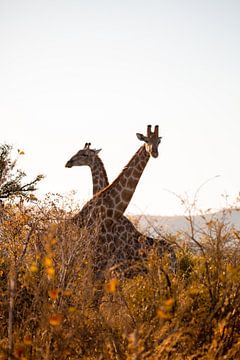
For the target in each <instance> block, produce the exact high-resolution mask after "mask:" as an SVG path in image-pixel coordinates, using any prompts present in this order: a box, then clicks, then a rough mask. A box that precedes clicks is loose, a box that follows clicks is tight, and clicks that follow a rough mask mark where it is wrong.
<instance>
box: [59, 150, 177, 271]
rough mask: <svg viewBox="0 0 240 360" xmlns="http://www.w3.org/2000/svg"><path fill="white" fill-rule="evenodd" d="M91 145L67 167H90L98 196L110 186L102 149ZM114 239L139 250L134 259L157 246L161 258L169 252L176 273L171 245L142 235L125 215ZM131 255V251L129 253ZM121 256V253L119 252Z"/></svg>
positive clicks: (94, 193) (117, 226) (78, 154)
mask: <svg viewBox="0 0 240 360" xmlns="http://www.w3.org/2000/svg"><path fill="white" fill-rule="evenodd" d="M90 146H91V143H86V144H85V146H84V148H83V149H81V150H79V151H78V152H77V153H76V154H75V155H74V156H72V157H71V159H70V160H69V161H68V162H67V163H66V167H68V168H71V167H73V166H84V165H85V166H89V167H90V170H91V174H92V182H93V195H96V194H97V193H98V192H99V191H101V190H102V189H104V188H105V187H107V186H108V185H109V181H108V177H107V172H106V170H105V167H104V164H103V162H102V160H101V159H100V157H99V156H98V154H99V152H100V151H101V149H98V150H95V149H90ZM114 230H115V234H114V238H116V237H117V238H118V239H117V241H119V239H122V244H125V246H124V249H125V250H129V249H128V248H129V247H130V246H132V247H133V248H135V249H136V250H138V254H135V255H134V259H135V260H136V258H137V257H139V256H142V257H144V255H145V251H147V250H148V249H149V248H150V249H151V248H152V247H154V246H157V250H158V253H159V255H160V256H161V255H162V253H163V252H164V251H167V252H168V253H169V256H170V266H171V270H172V271H173V272H175V271H176V255H175V252H174V250H173V248H172V246H171V244H170V243H168V242H167V241H166V240H164V239H161V240H160V239H153V238H151V237H149V236H144V235H143V234H141V233H140V232H139V231H138V230H137V229H136V228H135V226H134V225H133V224H132V222H131V221H130V220H129V219H128V218H127V217H125V216H124V215H122V216H120V218H119V219H118V222H117V225H115V227H114ZM127 253H129V251H127ZM118 254H119V251H118Z"/></svg>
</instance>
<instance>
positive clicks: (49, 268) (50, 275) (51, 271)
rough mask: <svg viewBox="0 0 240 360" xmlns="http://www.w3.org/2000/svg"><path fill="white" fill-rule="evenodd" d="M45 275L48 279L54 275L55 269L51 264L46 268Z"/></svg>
mask: <svg viewBox="0 0 240 360" xmlns="http://www.w3.org/2000/svg"><path fill="white" fill-rule="evenodd" d="M46 272H47V275H48V278H49V279H52V278H53V277H54V275H55V269H54V268H53V267H52V266H51V267H48V268H47V269H46Z"/></svg>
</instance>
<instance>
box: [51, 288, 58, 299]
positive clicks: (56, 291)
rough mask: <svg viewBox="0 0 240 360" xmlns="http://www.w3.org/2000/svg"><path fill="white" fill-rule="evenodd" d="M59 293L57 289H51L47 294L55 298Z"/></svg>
mask: <svg viewBox="0 0 240 360" xmlns="http://www.w3.org/2000/svg"><path fill="white" fill-rule="evenodd" d="M58 294H59V290H58V289H52V290H49V291H48V295H49V297H50V299H52V300H56V299H57V297H58Z"/></svg>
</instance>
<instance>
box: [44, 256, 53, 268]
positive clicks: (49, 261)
mask: <svg viewBox="0 0 240 360" xmlns="http://www.w3.org/2000/svg"><path fill="white" fill-rule="evenodd" d="M43 265H44V266H46V267H47V266H52V259H51V258H50V257H47V256H46V257H45V258H44V259H43Z"/></svg>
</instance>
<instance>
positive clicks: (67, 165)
mask: <svg viewBox="0 0 240 360" xmlns="http://www.w3.org/2000/svg"><path fill="white" fill-rule="evenodd" d="M65 167H66V168H71V167H72V162H71V160H69V161H68V162H67V163H66V165H65Z"/></svg>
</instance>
